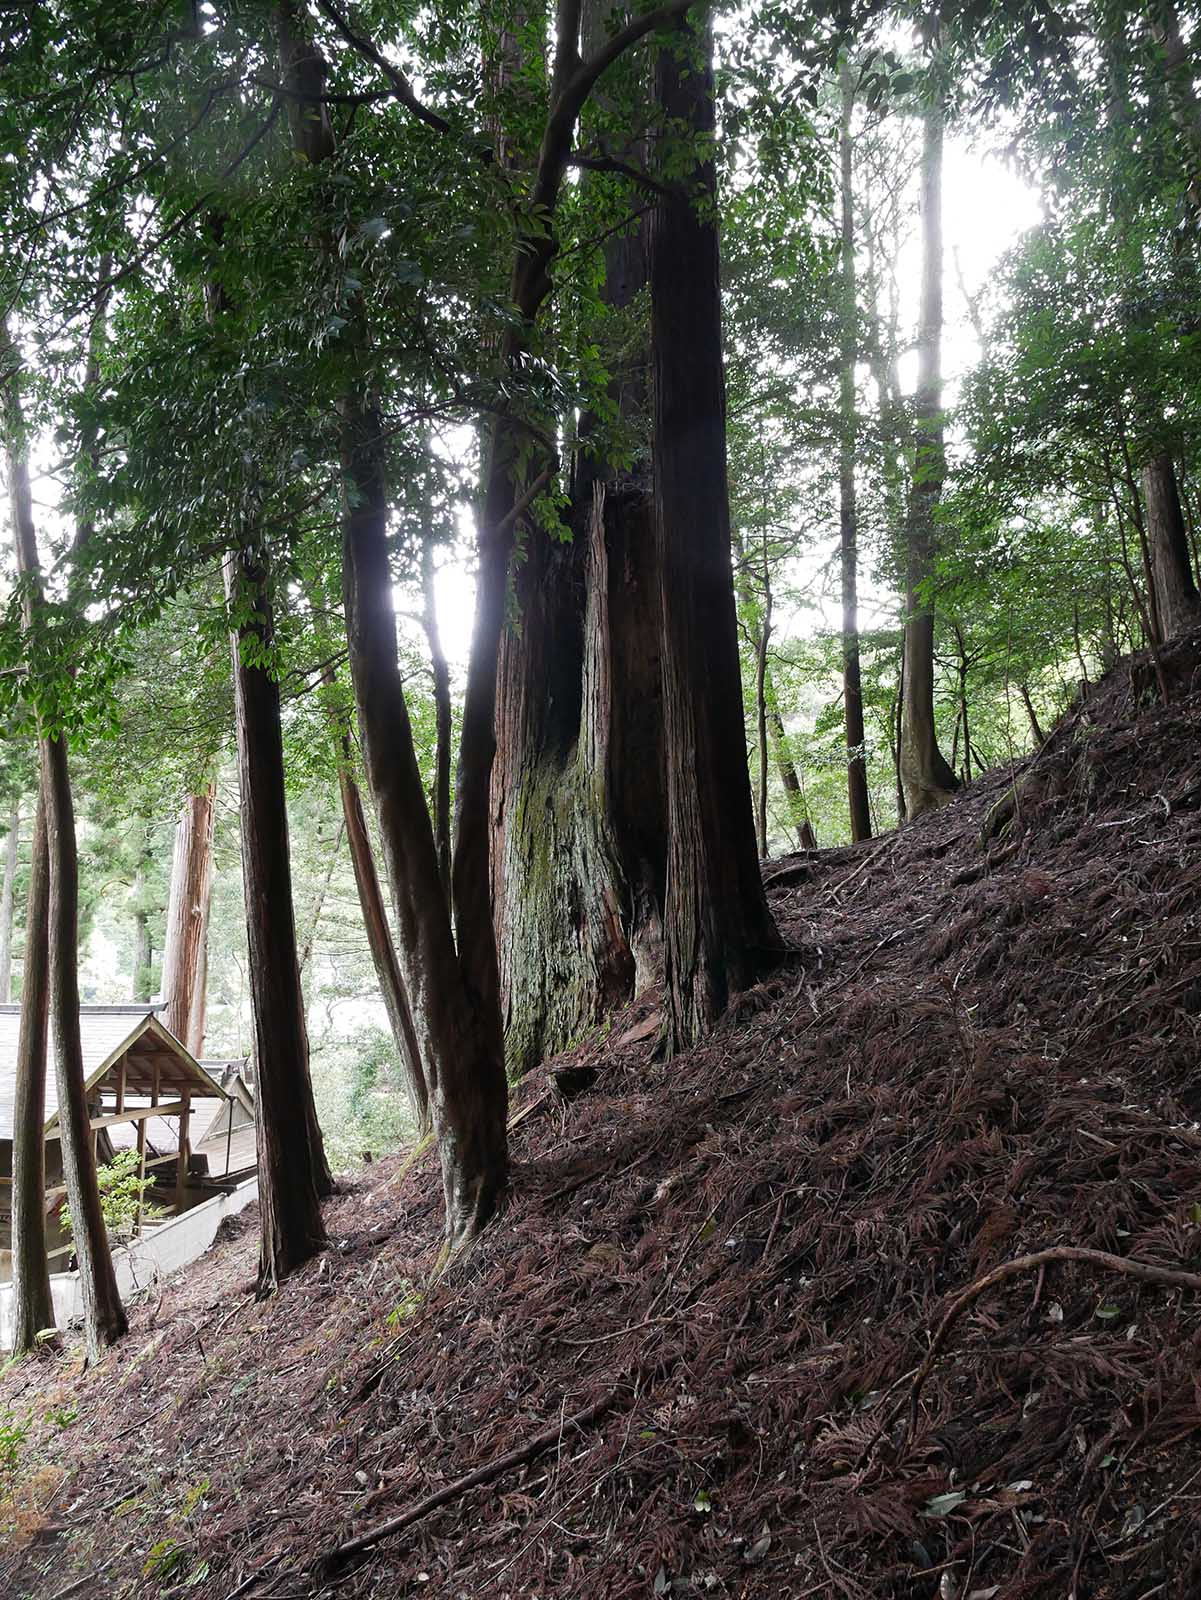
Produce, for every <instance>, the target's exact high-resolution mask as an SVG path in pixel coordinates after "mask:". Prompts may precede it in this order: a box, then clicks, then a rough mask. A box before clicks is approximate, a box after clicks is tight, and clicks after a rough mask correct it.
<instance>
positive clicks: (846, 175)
mask: <svg viewBox="0 0 1201 1600" xmlns="http://www.w3.org/2000/svg"><path fill="white" fill-rule="evenodd" d="M838 81H839V89H840V92H841V96H842V118H841V125H840V137H839V154H840V166H841V180H842V181H841V200H842V207H841V210H842V216H841V241H840V244H841V266H842V297H841V298H842V304H841V306H840V313H841V315H840V322H841V329H840V339H839V369H840V370H839V446H838V483H839V526H840V542H839V552H840V558H841V573H842V689H843V708H844V715H845V724H846V739H847V798H848V801H849V803H850V811H851V838H852V840H854V841H856V842H858V841H859V840H861V839H870V838H871V836H872V813H871V802H870V800H869V798H868V792H867V756H866V752H865V750H864V745H865V741H866V735H865V732H864V727H863V685H862V681H861V677H860V670H859V528H858V516H857V507H856V502H855V453H856V444H857V439H858V432H859V428H858V416H857V413H856V408H855V361H856V358H857V356H858V350H859V336H858V321H859V312H858V297H857V293H856V285H855V187H854V175H853V168H852V144H851V117H852V114H853V112H854V109H855V82H854V73H853V72H852V69H851V63H850V61H849V60H848V59H847V57H846V56H845V55H844V56H843V58H842V60H841V62H840V64H839V74H838Z"/></svg>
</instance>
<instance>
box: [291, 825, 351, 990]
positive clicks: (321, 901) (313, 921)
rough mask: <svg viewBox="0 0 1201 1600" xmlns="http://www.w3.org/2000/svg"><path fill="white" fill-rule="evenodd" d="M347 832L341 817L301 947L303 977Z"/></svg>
mask: <svg viewBox="0 0 1201 1600" xmlns="http://www.w3.org/2000/svg"><path fill="white" fill-rule="evenodd" d="M318 832H320V830H318ZM345 832H346V820H345V818H341V819H339V822H338V826H337V829H336V830H335V832H334V840H333V843H332V844H331V845H330V847H329V855H328V856H327V858H326V862H325V871H324V872H323V873H322V874H321V881H320V883H318V885H317V893H316V896H315V897H314V900H313V911H312V915H311V916H310V917H309V927H308V932H307V933H306V934H305V936H304V943H303V944H302V945H301V947H300V957H299V965H300V975H301V978H302V979H303V977H304V971H305V968H306V967H307V966H308V964H309V962H310V961H311V960H312V959H313V946H314V945H315V944H316V942H317V930H318V929H319V928H320V926H321V913H322V912H323V911H324V910H325V902H326V899H327V898H328V896H329V886H330V884H331V883H332V881H333V876H334V870H335V868H336V867H337V865H338V857H339V856H340V855H341V853H342V837H343V835H344V834H345Z"/></svg>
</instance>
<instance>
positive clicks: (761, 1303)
mask: <svg viewBox="0 0 1201 1600" xmlns="http://www.w3.org/2000/svg"><path fill="white" fill-rule="evenodd" d="M1167 670H1168V674H1169V677H1170V680H1171V683H1172V690H1173V695H1172V703H1171V704H1170V705H1168V706H1167V707H1163V706H1160V705H1156V704H1148V703H1147V699H1148V696H1147V693H1146V684H1147V681H1148V677H1149V674H1148V671H1147V666H1146V663H1145V662H1136V663H1134V664H1133V665H1132V664H1131V663H1125V664H1123V665H1122V666H1121V667H1120V668H1119V669H1118V670H1117V671H1116V672H1115V673H1114V674H1112V675H1111V676H1110V677H1109V679H1107V680H1106V682H1105V683H1104V684H1102V685H1101V686H1100V687H1099V688H1097V689H1095V690H1094V691H1093V693H1092V695H1091V696H1090V697H1089V698H1088V699H1087V701H1086V702H1085V703H1084V705H1083V707H1082V708H1081V709H1080V710H1079V711H1078V712H1077V713H1076V714H1075V715H1074V716H1073V717H1072V718H1070V719H1068V721H1067V722H1066V723H1065V724H1063V725H1061V727H1060V729H1059V731H1058V732H1057V733H1056V735H1055V736H1054V739H1053V741H1052V744H1051V745H1050V747H1049V748H1048V749H1047V750H1046V751H1045V753H1044V754H1043V755H1042V756H1041V757H1040V758H1039V759H1038V760H1037V762H1036V764H1035V765H1034V767H1033V770H1032V771H1030V772H1029V773H1028V774H1027V775H1026V779H1025V785H1024V795H1023V799H1022V804H1021V812H1020V820H1019V823H1018V825H1017V829H1016V831H1012V832H1011V833H1010V834H1009V835H1008V836H1006V837H1004V838H1002V839H1001V840H999V841H997V842H996V843H994V844H993V845H992V846H991V848H990V850H989V851H988V852H986V851H985V850H983V849H982V847H981V844H980V840H979V834H980V827H981V821H982V818H983V817H984V815H985V814H986V813H987V811H988V809H989V807H990V806H991V805H992V804H993V802H994V801H996V800H997V799H998V797H999V796H1001V795H1003V794H1004V793H1005V791H1006V790H1007V788H1009V787H1010V786H1011V783H1012V780H1013V777H1014V776H1015V774H1013V773H1010V772H997V773H994V774H992V775H991V776H989V777H988V778H986V779H984V780H982V781H981V782H979V783H978V784H976V785H974V786H973V787H972V788H971V789H970V790H969V791H967V792H966V793H965V794H964V795H962V796H961V797H960V798H959V799H957V800H956V801H955V803H954V804H952V805H951V806H949V807H948V808H947V809H946V810H944V811H942V812H940V813H938V814H936V815H932V816H928V817H925V818H923V819H921V820H919V821H918V822H916V823H915V824H914V825H912V826H911V827H909V828H907V829H905V830H904V831H902V832H901V833H900V834H899V835H895V836H890V837H888V838H886V839H884V840H882V841H878V842H874V843H872V844H870V845H867V846H864V847H859V848H855V849H836V850H829V851H823V852H817V853H814V854H811V855H808V856H805V857H796V858H792V859H791V860H789V861H787V862H784V863H774V864H773V866H772V868H771V875H772V898H773V903H774V905H775V909H776V912H777V915H778V917H779V920H780V924H781V927H782V928H783V929H784V931H785V932H786V933H787V935H788V938H789V940H790V941H791V943H792V944H793V946H794V947H795V953H794V955H793V958H792V959H791V960H789V961H788V962H787V963H786V964H785V965H784V966H783V967H781V968H780V970H779V971H778V972H777V973H776V974H775V975H774V976H773V977H772V978H771V979H770V980H769V981H768V982H766V983H764V984H763V985H762V986H761V987H760V988H758V989H756V990H755V991H753V992H752V993H750V994H748V995H746V996H745V997H743V999H742V1000H741V1001H740V1003H739V1004H738V1006H737V1007H736V1009H735V1010H734V1012H733V1013H732V1014H731V1015H730V1016H729V1017H728V1018H727V1019H726V1020H725V1021H724V1022H723V1024H722V1025H721V1027H720V1028H719V1029H718V1030H717V1032H716V1033H715V1034H714V1035H713V1037H712V1038H711V1039H710V1040H709V1041H708V1042H707V1043H706V1044H705V1045H704V1046H703V1047H702V1048H700V1049H698V1050H696V1051H694V1052H692V1053H691V1054H690V1055H688V1056H686V1057H684V1058H682V1059H677V1060H675V1061H672V1062H671V1063H669V1064H662V1063H658V1062H656V1061H655V1060H653V1058H652V1057H653V1045H654V1033H655V1026H656V1013H655V1000H654V997H653V996H648V997H645V998H644V999H643V1000H642V1001H641V1002H640V1003H637V1004H635V1005H634V1006H633V1007H631V1008H630V1010H629V1012H628V1013H626V1014H625V1015H623V1016H622V1017H620V1018H619V1019H617V1021H616V1022H615V1023H614V1025H613V1026H612V1027H611V1028H609V1029H608V1030H604V1031H601V1032H598V1033H597V1034H596V1035H595V1036H594V1037H593V1038H592V1039H590V1040H588V1041H587V1042H585V1043H584V1044H583V1045H582V1046H581V1047H580V1049H579V1050H578V1051H576V1052H575V1053H574V1055H573V1056H572V1057H571V1058H570V1059H569V1060H566V1061H564V1060H561V1061H558V1062H555V1063H553V1064H552V1066H551V1068H550V1069H548V1070H547V1071H545V1072H543V1073H541V1074H539V1075H538V1076H537V1077H535V1078H533V1079H531V1080H529V1081H527V1082H525V1083H524V1084H523V1085H522V1087H521V1089H520V1091H519V1093H518V1094H517V1096H516V1098H515V1105H514V1112H513V1122H514V1130H513V1135H512V1144H513V1156H514V1172H513V1191H512V1198H511V1200H510V1202H509V1204H508V1207H507V1209H506V1211H505V1212H504V1214H503V1217H502V1218H501V1219H500V1220H499V1221H498V1222H497V1223H496V1224H495V1225H494V1226H493V1227H491V1228H490V1229H489V1230H488V1231H487V1233H486V1234H485V1236H484V1237H483V1238H482V1240H481V1241H480V1242H479V1243H478V1245H477V1246H476V1248H475V1249H474V1250H473V1251H472V1252H471V1253H470V1255H469V1256H468V1257H467V1258H466V1259H465V1260H463V1261H461V1262H459V1263H458V1264H456V1265H454V1266H453V1267H452V1268H451V1270H449V1271H448V1272H446V1273H445V1274H443V1275H442V1276H441V1277H436V1276H435V1265H436V1259H437V1254H438V1227H439V1203H438V1187H439V1186H438V1181H437V1177H436V1171H435V1167H434V1164H433V1161H432V1159H431V1158H430V1157H429V1156H428V1155H427V1156H424V1157H422V1158H421V1159H419V1160H417V1161H415V1162H408V1163H405V1162H401V1161H398V1160H390V1161H386V1162H379V1163H377V1164H375V1165H374V1166H370V1167H367V1168H365V1169H363V1170H362V1172H361V1173H360V1174H359V1175H358V1176H357V1177H356V1178H355V1180H354V1182H353V1184H352V1185H348V1186H347V1187H346V1189H345V1190H344V1192H343V1193H342V1194H341V1195H340V1196H339V1197H338V1198H336V1199H335V1200H334V1201H333V1202H332V1203H331V1204H330V1206H329V1212H328V1220H329V1227H330V1232H331V1238H332V1240H333V1243H332V1246H331V1248H330V1249H329V1251H328V1252H327V1253H326V1254H325V1255H323V1256H322V1257H321V1258H320V1259H319V1260H317V1261H315V1262H313V1263H312V1265H311V1266H309V1267H308V1268H306V1269H305V1270H303V1271H301V1272H299V1273H298V1274H297V1275H296V1276H295V1277H294V1278H293V1279H292V1280H290V1281H289V1282H288V1283H287V1284H286V1285H285V1286H284V1287H283V1288H282V1289H281V1290H280V1292H279V1293H278V1295H277V1296H276V1297H275V1298H274V1299H273V1300H271V1301H269V1302H267V1303H264V1304H259V1303H256V1302H255V1301H254V1300H253V1298H252V1297H250V1296H249V1295H248V1294H247V1293H246V1292H245V1290H246V1285H247V1283H248V1281H249V1280H250V1279H251V1277H252V1275H253V1269H254V1264H255V1250H256V1241H255V1220H254V1216H253V1213H250V1214H248V1215H247V1216H245V1217H244V1218H241V1219H239V1220H238V1222H237V1223H236V1225H235V1226H233V1227H232V1228H231V1229H230V1231H229V1233H228V1234H227V1235H226V1236H225V1237H224V1239H223V1240H222V1241H221V1242H220V1243H219V1245H218V1246H217V1247H216V1248H215V1249H214V1250H213V1251H212V1252H211V1253H210V1255H209V1256H208V1257H207V1258H205V1260H204V1261H202V1262H200V1263H198V1264H197V1265H196V1266H195V1268H193V1269H192V1270H190V1271H189V1272H188V1273H187V1274H186V1275H183V1276H181V1277H180V1278H178V1279H175V1280H173V1281H172V1282H170V1283H168V1284H166V1285H164V1286H162V1290H161V1293H158V1294H156V1295H155V1296H153V1297H151V1298H149V1299H147V1300H146V1301H144V1302H143V1303H141V1304H140V1305H139V1306H137V1307H136V1308H135V1309H134V1311H133V1316H132V1330H131V1332H130V1335H129V1337H128V1338H127V1339H125V1340H124V1341H122V1343H121V1344H120V1345H119V1346H118V1347H117V1348H116V1349H115V1350H114V1351H113V1352H112V1353H111V1354H110V1355H109V1356H108V1358H107V1359H106V1360H105V1362H104V1363H103V1364H102V1366H101V1367H100V1368H99V1369H97V1370H96V1371H94V1372H92V1373H89V1374H85V1375H81V1374H80V1373H79V1371H78V1367H77V1365H73V1364H72V1362H71V1359H70V1358H69V1357H63V1356H58V1357H46V1358H44V1359H41V1360H38V1361H35V1362H32V1363H31V1362H26V1363H21V1364H19V1365H17V1366H14V1367H11V1368H10V1369H9V1370H8V1371H7V1372H6V1373H5V1374H4V1376H3V1379H2V1380H0V1407H2V1406H5V1405H6V1406H8V1407H10V1408H11V1409H12V1410H13V1411H14V1413H16V1414H17V1416H18V1417H21V1416H26V1415H29V1416H30V1417H31V1419H32V1420H31V1431H30V1434H29V1437H28V1438H27V1439H26V1440H25V1441H24V1443H22V1444H21V1445H20V1446H19V1449H18V1462H17V1468H16V1471H15V1473H13V1474H11V1475H10V1478H9V1483H8V1489H7V1498H6V1501H5V1505H4V1509H3V1513H2V1514H3V1516H4V1517H5V1518H6V1520H7V1528H6V1537H7V1543H6V1546H5V1548H4V1550H3V1553H0V1593H3V1594H5V1595H6V1596H7V1595H11V1596H14V1597H17V1596H23V1597H36V1600H43V1597H50V1596H55V1597H66V1596H69V1595H81V1596H85V1597H87V1600H91V1597H93V1596H95V1597H110V1596H111V1597H117V1596H127V1595H154V1594H172V1595H181V1596H185V1595H186V1596H189V1597H195V1600H234V1597H235V1596H236V1597H238V1600H241V1597H243V1596H251V1597H255V1600H268V1597H274V1600H284V1597H289V1600H292V1597H294V1600H302V1597H305V1600H310V1597H318V1596H323V1597H324V1596H329V1597H331V1600H335V1597H336V1600H357V1597H366V1596H376V1595H387V1596H389V1597H400V1596H408V1595H418V1594H420V1595H441V1596H446V1597H447V1600H460V1597H462V1600H477V1597H483V1596H488V1597H495V1600H504V1597H506V1596H512V1597H517V1596H526V1597H531V1600H532V1597H540V1600H548V1597H551V1596H556V1597H557V1596H581V1597H594V1596H595V1597H613V1600H617V1597H623V1600H624V1597H635V1596H637V1597H644V1596H646V1597H654V1596H659V1595H670V1596H680V1595H702V1594H703V1595H713V1596H740V1597H747V1600H750V1597H767V1596H772V1597H790V1600H805V1597H808V1596H824V1597H829V1600H861V1597H873V1600H883V1597H897V1600H902V1597H903V1600H969V1597H971V1600H1018V1597H1023V1600H1024V1597H1027V1596H1036V1595H1037V1596H1048V1597H1051V1596H1054V1597H1058V1600H1062V1597H1066V1596H1075V1600H1152V1597H1162V1600H1185V1597H1189V1600H1192V1597H1195V1596H1196V1595H1198V1593H1201V1320H1199V1319H1198V1311H1199V1310H1201V1297H1199V1296H1198V1294H1197V1293H1196V1292H1195V1291H1193V1290H1189V1289H1182V1288H1180V1287H1173V1286H1171V1285H1170V1284H1168V1283H1166V1282H1162V1281H1143V1280H1140V1279H1138V1278H1135V1277H1132V1276H1130V1275H1128V1274H1126V1273H1123V1272H1122V1271H1120V1270H1118V1269H1117V1268H1115V1267H1114V1266H1113V1264H1112V1262H1106V1261H1104V1260H1101V1261H1097V1260H1087V1259H1075V1260H1067V1261H1065V1260H1062V1259H1054V1260H1051V1261H1044V1262H1043V1263H1042V1264H1041V1265H1039V1264H1038V1263H1032V1264H1030V1266H1029V1267H1028V1268H1021V1269H1019V1270H1017V1271H1015V1272H1014V1273H1013V1274H1012V1275H1010V1276H1008V1277H1005V1278H1003V1279H1001V1280H1000V1281H999V1282H996V1283H994V1284H992V1285H991V1286H990V1287H987V1288H985V1289H984V1290H982V1291H981V1292H979V1293H977V1294H976V1295H975V1296H974V1297H973V1298H972V1299H971V1300H970V1302H968V1303H966V1304H964V1305H963V1306H962V1309H961V1314H960V1315H959V1316H958V1317H957V1318H956V1319H955V1320H954V1321H953V1323H952V1324H951V1325H950V1326H949V1327H947V1328H946V1329H945V1330H944V1339H943V1341H942V1343H941V1347H935V1350H934V1356H933V1360H932V1362H930V1363H928V1365H929V1371H928V1376H925V1381H924V1383H922V1384H921V1386H920V1389H918V1390H917V1392H915V1388H914V1385H915V1377H917V1378H920V1377H922V1376H924V1374H922V1373H920V1372H919V1371H918V1369H919V1368H921V1367H922V1364H923V1359H924V1358H925V1357H926V1356H927V1352H929V1351H930V1350H931V1339H932V1335H933V1333H934V1330H935V1329H936V1328H937V1327H938V1325H939V1322H940V1318H941V1317H942V1316H943V1315H944V1313H945V1312H946V1311H947V1308H948V1307H949V1306H950V1305H951V1304H952V1302H953V1301H954V1298H955V1296H956V1294H957V1293H958V1292H959V1291H962V1290H965V1289H966V1288H968V1287H969V1286H971V1285H973V1284H974V1283H977V1282H978V1280H979V1279H980V1278H981V1277H982V1276H983V1275H984V1274H986V1273H988V1272H989V1271H990V1270H991V1269H993V1268H996V1267H998V1266H999V1265H1000V1264H1001V1263H1004V1262H1008V1261H1012V1260H1013V1259H1015V1258H1017V1257H1020V1256H1022V1255H1023V1254H1025V1253H1028V1252H1040V1251H1043V1250H1045V1249H1047V1248H1050V1247H1057V1246H1069V1247H1076V1248H1078V1249H1085V1250H1093V1251H1098V1252H1106V1253H1108V1254H1109V1255H1111V1256H1117V1257H1119V1258H1123V1259H1124V1260H1130V1261H1139V1262H1146V1263H1152V1264H1153V1265H1154V1266H1155V1267H1156V1268H1167V1269H1183V1270H1185V1271H1190V1270H1191V1271H1192V1272H1197V1271H1199V1270H1201V1127H1199V1121H1201V1070H1199V1054H1201V1052H1199V1048H1198V1034H1199V1032H1201V639H1197V640H1194V641H1192V642H1191V643H1188V644H1183V645H1181V646H1180V647H1178V648H1177V649H1176V650H1175V652H1174V653H1173V654H1172V655H1171V656H1170V658H1169V660H1168V662H1167ZM1136 683H1137V684H1138V685H1139V690H1138V693H1137V695H1136V692H1135V688H1134V685H1135V684H1136ZM1024 771H1025V769H1023V768H1019V769H1018V770H1017V772H1016V776H1017V777H1018V779H1019V782H1020V781H1022V778H1023V772H1024ZM588 1412H591V1413H592V1414H591V1415H589V1416H582V1415H581V1414H583V1413H588ZM539 1435H545V1437H544V1438H543V1439H542V1440H541V1445H540V1448H538V1449H537V1450H536V1452H535V1453H534V1454H533V1455H532V1457H531V1458H530V1459H529V1460H528V1461H526V1462H524V1463H523V1464H514V1465H512V1466H511V1467H510V1468H509V1469H508V1470H507V1471H504V1472H502V1473H500V1475H498V1476H495V1477H494V1478H493V1479H492V1481H489V1482H488V1483H486V1484H483V1485H481V1486H477V1487H475V1488H470V1489H466V1490H462V1491H460V1492H458V1493H457V1494H456V1495H455V1496H454V1497H453V1498H452V1499H451V1501H450V1503H449V1504H448V1505H446V1506H445V1507H443V1508H440V1509H434V1510H431V1511H429V1512H428V1514H426V1515H424V1516H423V1517H422V1518H421V1519H420V1520H418V1521H417V1522H415V1523H413V1524H412V1525H410V1526H408V1527H407V1528H405V1529H403V1530H399V1531H395V1532H393V1533H392V1534H391V1535H389V1536H385V1537H383V1538H382V1539H380V1540H379V1542H378V1543H376V1544H374V1545H373V1546H372V1547H371V1548H370V1549H368V1550H367V1551H365V1552H363V1553H362V1554H360V1555H359V1556H358V1557H354V1558H351V1559H349V1560H347V1559H343V1560H342V1561H340V1562H338V1563H335V1564H333V1565H330V1564H328V1563H327V1562H326V1561H325V1559H324V1558H325V1557H327V1556H328V1555H329V1553H330V1552H331V1551H332V1550H333V1549H334V1547H336V1546H337V1545H338V1544H339V1543H341V1542H344V1541H345V1540H347V1539H348V1538H350V1537H351V1536H353V1535H356V1534H360V1533H363V1532H364V1531H366V1530H369V1529H372V1528H373V1527H374V1526H375V1525H376V1524H378V1523H380V1522H381V1521H383V1520H385V1519H387V1518H390V1517H392V1516H395V1515H397V1514H399V1513H402V1512H404V1511H405V1510H406V1509H407V1508H412V1507H414V1506H416V1505H418V1503H419V1502H420V1501H422V1499H423V1498H424V1497H425V1496H427V1495H430V1494H431V1493H434V1492H436V1491H438V1490H439V1489H442V1488H445V1487H447V1486H448V1485H451V1484H452V1483H454V1481H455V1480H457V1479H459V1478H460V1477H461V1476H463V1475H465V1474H467V1473H469V1472H471V1471H472V1470H473V1469H475V1468H480V1467H485V1466H487V1465H488V1464H489V1463H492V1462H494V1461H495V1460H496V1459H497V1458H500V1457H503V1456H504V1455H505V1454H506V1453H507V1452H510V1451H513V1450H515V1449H516V1448H517V1447H519V1446H521V1445H523V1444H526V1443H528V1442H530V1441H535V1442H537V1441H538V1436H539Z"/></svg>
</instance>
